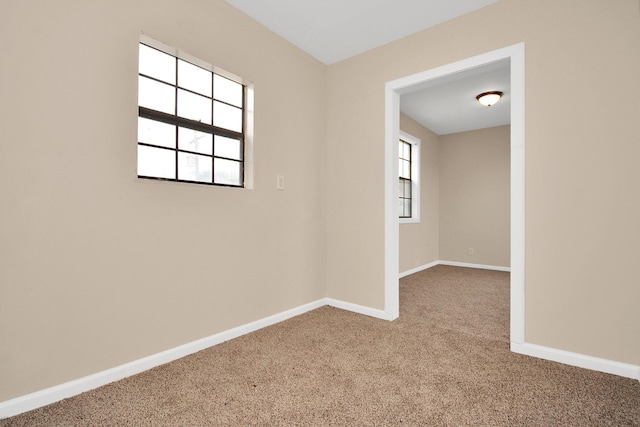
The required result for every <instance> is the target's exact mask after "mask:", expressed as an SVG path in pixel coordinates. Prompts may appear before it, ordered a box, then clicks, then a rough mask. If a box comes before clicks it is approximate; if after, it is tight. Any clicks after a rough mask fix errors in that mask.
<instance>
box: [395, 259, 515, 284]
mask: <svg viewBox="0 0 640 427" xmlns="http://www.w3.org/2000/svg"><path fill="white" fill-rule="evenodd" d="M436 265H451V266H454V267H467V268H481V269H483V270H496V271H511V267H501V266H498V265H486V264H470V263H468V262H458V261H444V260H438V261H433V262H430V263H429V264H425V265H421V266H420V267H416V268H412V269H411V270H407V271H403V272H402V273H400V274H399V276H398V277H399V278H400V279H402V278H403V277H405V276H409V275H411V274H414V273H418V272H420V271H422V270H426V269H428V268H431V267H435V266H436Z"/></svg>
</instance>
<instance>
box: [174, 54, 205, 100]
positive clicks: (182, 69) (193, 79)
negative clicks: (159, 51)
mask: <svg viewBox="0 0 640 427" xmlns="http://www.w3.org/2000/svg"><path fill="white" fill-rule="evenodd" d="M178 86H180V87H181V88H184V89H189V90H192V91H194V92H198V93H199V94H201V95H204V96H208V97H209V98H211V72H210V71H208V70H205V69H204V68H200V67H198V66H196V65H193V64H191V63H189V62H186V61H183V60H182V59H178Z"/></svg>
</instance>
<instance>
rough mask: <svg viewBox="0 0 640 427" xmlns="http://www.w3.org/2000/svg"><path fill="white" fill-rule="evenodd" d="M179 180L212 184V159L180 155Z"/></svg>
mask: <svg viewBox="0 0 640 427" xmlns="http://www.w3.org/2000/svg"><path fill="white" fill-rule="evenodd" d="M178 179H182V180H185V181H198V182H211V157H208V156H199V155H197V154H189V153H178Z"/></svg>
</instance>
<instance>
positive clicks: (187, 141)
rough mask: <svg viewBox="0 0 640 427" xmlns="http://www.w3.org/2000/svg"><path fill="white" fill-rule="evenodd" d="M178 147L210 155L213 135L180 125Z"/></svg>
mask: <svg viewBox="0 0 640 427" xmlns="http://www.w3.org/2000/svg"><path fill="white" fill-rule="evenodd" d="M178 147H179V148H180V149H181V150H187V151H195V152H196V153H202V154H209V155H212V154H213V135H211V134H210V133H206V132H198V131H197V130H193V129H188V128H183V127H180V128H178Z"/></svg>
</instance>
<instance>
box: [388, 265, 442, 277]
mask: <svg viewBox="0 0 640 427" xmlns="http://www.w3.org/2000/svg"><path fill="white" fill-rule="evenodd" d="M438 264H440V261H433V262H430V263H429V264H425V265H421V266H420V267H416V268H412V269H411V270H406V271H403V272H402V273H400V274H399V276H398V277H399V278H400V279H402V278H403V277H406V276H410V275H412V274H415V273H419V272H421V271H423V270H427V269H429V268H431V267H435V266H436V265H438Z"/></svg>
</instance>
